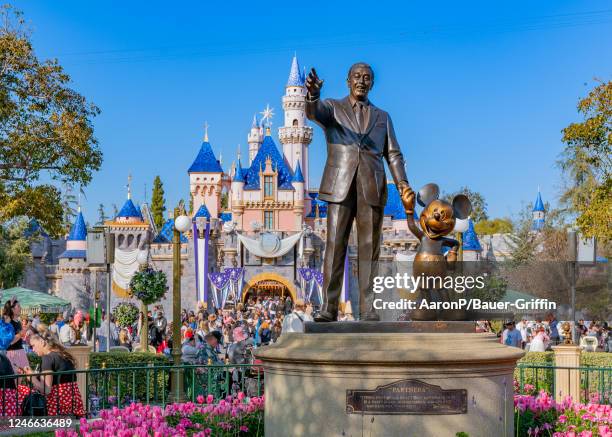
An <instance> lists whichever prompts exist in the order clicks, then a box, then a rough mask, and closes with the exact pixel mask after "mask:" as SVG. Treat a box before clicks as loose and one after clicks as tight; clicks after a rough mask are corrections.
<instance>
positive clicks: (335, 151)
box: [306, 97, 408, 206]
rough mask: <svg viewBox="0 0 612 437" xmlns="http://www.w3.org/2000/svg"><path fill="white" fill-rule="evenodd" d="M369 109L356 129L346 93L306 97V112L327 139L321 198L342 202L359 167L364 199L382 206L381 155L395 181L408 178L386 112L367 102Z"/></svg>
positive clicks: (384, 190)
mask: <svg viewBox="0 0 612 437" xmlns="http://www.w3.org/2000/svg"><path fill="white" fill-rule="evenodd" d="M369 111H370V114H369V120H368V125H367V127H366V129H365V130H364V132H360V130H359V125H358V123H357V119H356V117H355V113H354V112H353V108H352V106H351V102H350V100H349V98H348V97H345V98H344V99H341V100H335V99H326V100H323V101H321V100H319V99H318V100H316V101H314V102H313V101H309V99H307V101H306V116H307V117H308V118H309V119H310V120H313V121H314V122H315V123H317V124H318V125H319V126H321V127H322V128H323V130H324V131H325V139H326V141H327V161H326V162H325V169H324V170H323V177H322V178H321V185H320V187H319V198H320V199H321V200H324V201H326V202H332V203H339V202H342V201H343V200H344V199H345V198H346V196H347V195H348V192H349V189H350V186H351V182H352V181H353V177H354V176H355V172H356V170H357V168H359V177H362V178H366V180H367V181H368V183H365V184H363V185H364V186H365V189H364V197H365V199H366V201H367V202H368V203H369V204H370V205H372V206H384V205H385V204H386V202H387V178H386V177H385V166H384V164H383V158H384V159H386V160H387V163H388V164H389V169H390V170H391V175H392V176H393V180H394V181H395V183H396V184H398V183H399V182H402V181H406V182H407V181H408V179H407V178H406V171H405V170H404V157H403V156H402V152H401V150H400V147H399V144H398V143H397V139H396V138H395V132H394V130H393V124H392V123H391V118H390V117H389V114H387V113H386V112H385V111H383V110H382V109H379V108H377V107H376V106H374V105H373V104H372V103H371V102H370V107H369ZM369 181H371V182H369Z"/></svg>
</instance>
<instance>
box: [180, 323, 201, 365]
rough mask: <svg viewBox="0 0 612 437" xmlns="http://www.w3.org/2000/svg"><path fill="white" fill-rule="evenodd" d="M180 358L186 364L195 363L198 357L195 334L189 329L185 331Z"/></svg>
mask: <svg viewBox="0 0 612 437" xmlns="http://www.w3.org/2000/svg"><path fill="white" fill-rule="evenodd" d="M181 352H182V356H181V360H182V361H183V362H184V363H186V364H196V362H197V358H198V352H199V350H198V348H197V347H196V343H195V336H194V335H193V331H192V330H191V329H189V330H187V331H186V332H185V341H184V342H183V345H182V346H181Z"/></svg>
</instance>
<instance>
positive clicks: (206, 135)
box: [204, 121, 209, 143]
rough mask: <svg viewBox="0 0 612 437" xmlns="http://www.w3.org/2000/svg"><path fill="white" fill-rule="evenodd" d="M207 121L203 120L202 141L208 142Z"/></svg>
mask: <svg viewBox="0 0 612 437" xmlns="http://www.w3.org/2000/svg"><path fill="white" fill-rule="evenodd" d="M208 127H209V126H208V122H207V121H205V122H204V142H206V143H208Z"/></svg>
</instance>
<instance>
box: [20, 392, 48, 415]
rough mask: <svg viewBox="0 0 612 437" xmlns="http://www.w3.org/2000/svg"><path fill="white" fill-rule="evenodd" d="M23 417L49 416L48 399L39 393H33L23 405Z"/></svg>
mask: <svg viewBox="0 0 612 437" xmlns="http://www.w3.org/2000/svg"><path fill="white" fill-rule="evenodd" d="M21 410H22V413H21V414H22V415H23V416H46V415H47V398H46V397H45V396H44V395H43V394H41V393H39V392H37V391H34V392H31V393H30V394H28V395H27V396H26V397H25V398H24V399H23V403H22V404H21Z"/></svg>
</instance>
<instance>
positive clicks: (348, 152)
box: [306, 63, 414, 322]
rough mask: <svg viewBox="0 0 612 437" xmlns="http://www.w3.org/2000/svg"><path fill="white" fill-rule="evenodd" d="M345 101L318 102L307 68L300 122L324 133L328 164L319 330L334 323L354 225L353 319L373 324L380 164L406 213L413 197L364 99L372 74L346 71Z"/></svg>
mask: <svg viewBox="0 0 612 437" xmlns="http://www.w3.org/2000/svg"><path fill="white" fill-rule="evenodd" d="M346 82H347V85H348V87H349V90H350V93H349V95H348V96H347V97H345V98H343V99H340V100H335V99H326V100H321V99H320V93H321V87H322V86H323V81H322V80H320V79H319V77H318V76H317V73H316V71H315V69H314V68H313V69H312V70H311V72H310V73H309V74H308V77H307V79H306V88H307V89H308V94H307V96H306V116H307V117H308V118H309V119H310V120H313V121H314V122H316V123H317V124H318V125H319V126H321V127H322V128H323V130H324V131H325V138H326V139H327V161H326V163H325V169H324V171H323V177H322V179H321V185H320V187H319V198H320V199H321V200H324V201H326V202H328V209H327V244H326V249H325V259H324V261H323V297H324V300H325V302H323V305H322V307H321V309H320V311H319V312H318V314H316V315H315V321H317V322H332V321H335V320H336V319H337V315H338V301H339V298H340V293H341V290H342V279H343V272H344V258H345V255H346V251H347V247H348V240H349V236H350V232H351V228H352V224H353V220H355V221H356V224H357V240H358V279H359V314H360V319H361V320H373V321H376V320H379V317H378V315H377V314H376V313H375V312H374V308H373V306H372V302H373V292H372V286H373V281H374V276H375V275H376V274H377V271H378V258H379V254H380V235H381V231H382V223H383V212H384V207H385V203H386V201H387V178H386V176H385V167H384V163H383V158H384V159H386V160H387V163H388V165H389V169H390V171H391V175H392V176H393V179H394V181H395V183H396V184H397V187H398V189H399V191H400V196H401V198H402V201H403V203H404V205H405V207H406V208H407V207H408V205H409V203H410V202H409V201H410V198H414V193H413V191H412V189H411V188H410V185H409V184H408V179H407V178H406V172H405V170H404V158H403V156H402V152H401V150H400V146H399V144H398V142H397V139H396V138H395V132H394V130H393V124H392V123H391V118H390V117H389V114H387V113H386V112H385V111H383V110H381V109H379V108H377V107H376V106H374V105H373V104H372V103H371V102H370V100H369V99H368V93H369V92H370V90H371V89H372V85H373V84H374V71H373V70H372V68H371V67H370V66H369V65H368V64H365V63H357V64H354V65H353V66H351V68H350V69H349V72H348V77H347V80H346Z"/></svg>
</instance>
